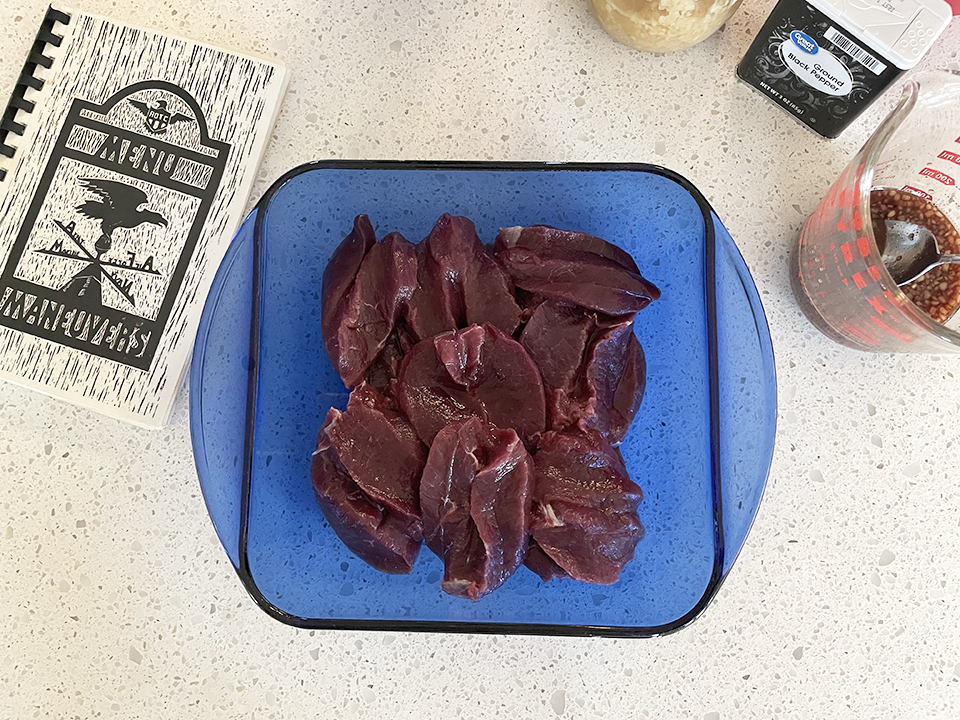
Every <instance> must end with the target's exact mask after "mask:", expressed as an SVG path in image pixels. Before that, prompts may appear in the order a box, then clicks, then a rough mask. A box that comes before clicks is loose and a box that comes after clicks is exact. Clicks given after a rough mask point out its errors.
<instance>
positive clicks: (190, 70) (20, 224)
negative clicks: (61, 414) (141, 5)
mask: <svg viewBox="0 0 960 720" xmlns="http://www.w3.org/2000/svg"><path fill="white" fill-rule="evenodd" d="M285 87H286V72H285V70H284V69H283V68H282V67H281V66H280V65H278V64H276V63H274V62H270V61H266V60H263V59H259V58H255V57H248V56H245V55H241V54H237V53H235V52H231V51H229V50H225V49H221V48H217V47H213V46H209V45H204V44H200V43H196V42H193V41H190V40H186V39H182V38H178V37H174V36H171V35H168V34H165V33H161V32H156V31H151V30H145V29H142V28H134V27H129V26H127V25H124V24H121V23H117V22H115V21H111V20H108V19H105V18H100V17H95V16H92V15H88V14H85V13H83V12H78V11H73V10H69V9H65V8H64V9H55V8H50V10H49V11H48V13H47V15H46V17H45V18H44V20H43V23H42V25H41V27H40V30H39V32H38V33H37V36H36V40H35V42H34V44H33V47H32V49H31V51H30V53H29V55H28V57H27V60H26V64H25V66H24V70H23V73H22V74H21V76H20V79H19V81H18V82H17V84H16V86H15V87H14V89H13V93H12V96H11V99H10V103H9V105H8V106H7V108H6V111H5V112H4V114H3V120H2V123H0V378H3V379H6V380H10V381H13V382H17V383H20V384H21V385H25V386H28V387H31V388H34V389H37V390H40V391H43V392H46V393H48V394H51V395H54V396H57V397H61V398H64V399H67V400H70V401H73V402H76V403H78V404H81V405H85V406H87V407H90V408H92V409H95V410H99V411H102V412H105V413H108V414H111V415H114V416H117V417H120V418H124V419H126V420H130V421H132V422H136V423H139V424H142V425H148V426H158V425H163V424H165V423H166V422H167V420H168V418H169V414H170V410H171V406H172V404H173V400H174V398H175V395H176V393H177V390H178V388H179V386H180V384H181V383H180V381H181V378H182V375H183V372H184V370H185V368H186V365H187V360H188V357H189V354H190V351H191V348H192V345H193V340H194V337H195V335H196V329H197V324H198V322H199V316H200V312H201V310H202V306H203V302H204V299H205V296H206V294H207V291H208V289H209V286H210V283H211V282H212V280H213V275H214V273H215V272H216V269H217V266H218V265H219V263H220V260H221V259H222V257H223V254H224V252H225V251H226V248H227V245H228V244H229V242H230V239H231V238H232V236H233V234H234V232H235V231H236V229H237V227H238V226H239V224H240V221H241V220H242V214H243V211H244V209H245V205H246V202H247V199H248V195H249V193H250V188H251V185H252V182H253V179H254V175H255V172H256V168H257V165H258V164H259V162H260V159H261V157H262V154H263V151H264V149H265V146H266V143H267V140H268V137H269V134H270V132H271V129H272V127H273V124H274V121H275V119H276V116H277V112H278V110H279V107H280V103H281V100H282V97H283V93H284V90H285Z"/></svg>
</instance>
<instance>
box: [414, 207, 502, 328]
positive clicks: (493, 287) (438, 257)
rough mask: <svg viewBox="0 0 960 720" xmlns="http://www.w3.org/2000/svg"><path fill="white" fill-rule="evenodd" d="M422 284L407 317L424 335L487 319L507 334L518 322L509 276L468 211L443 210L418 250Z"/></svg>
mask: <svg viewBox="0 0 960 720" xmlns="http://www.w3.org/2000/svg"><path fill="white" fill-rule="evenodd" d="M418 261H419V269H418V277H419V282H420V287H419V288H418V289H417V291H416V293H414V296H413V298H412V300H411V302H410V306H409V309H408V310H407V322H408V323H409V325H410V327H411V329H412V330H413V331H414V333H415V334H416V336H417V337H418V338H420V339H421V340H423V339H426V338H429V337H433V336H434V335H438V334H440V333H442V332H447V331H449V330H456V329H458V328H461V327H463V326H464V325H467V324H482V323H486V322H489V323H491V324H493V325H496V326H497V327H499V328H500V329H501V330H503V331H504V332H505V333H507V334H511V333H513V331H514V330H516V328H517V326H518V325H519V324H520V308H519V307H518V306H517V303H516V300H515V299H514V295H513V285H512V283H511V282H510V278H509V276H508V275H507V273H506V272H505V271H504V269H503V268H502V267H500V264H499V263H498V262H497V260H496V259H495V258H494V257H493V255H492V254H491V253H490V251H489V250H487V248H485V247H484V246H483V243H481V242H480V238H479V237H477V231H476V228H475V227H474V224H473V223H472V222H471V221H470V220H468V219H467V218H464V217H457V216H454V215H449V214H444V215H441V216H440V218H439V219H438V220H437V222H436V224H435V225H434V227H433V229H432V230H431V231H430V234H429V235H428V236H427V238H426V239H425V240H424V241H423V242H422V243H421V244H420V248H419V252H418Z"/></svg>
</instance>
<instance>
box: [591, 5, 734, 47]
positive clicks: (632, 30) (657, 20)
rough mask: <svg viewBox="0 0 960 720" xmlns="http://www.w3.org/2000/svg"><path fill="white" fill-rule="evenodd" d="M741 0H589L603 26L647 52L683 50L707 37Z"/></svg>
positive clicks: (613, 34) (619, 37)
mask: <svg viewBox="0 0 960 720" xmlns="http://www.w3.org/2000/svg"><path fill="white" fill-rule="evenodd" d="M741 2H742V0H590V9H591V10H592V11H593V14H594V16H595V17H596V18H597V20H599V21H600V24H601V25H603V27H604V29H606V31H607V32H608V33H610V34H611V35H612V36H613V37H614V38H615V39H617V40H619V41H620V42H622V43H623V44H624V45H629V46H630V47H633V48H636V49H637V50H646V51H648V52H672V51H674V50H683V49H684V48H688V47H690V46H692V45H696V44H697V43H698V42H701V41H703V40H706V39H707V38H708V37H710V36H711V35H712V34H713V33H714V32H716V30H717V28H719V27H720V26H721V25H723V24H724V23H725V22H726V21H727V20H728V19H729V18H730V16H731V15H733V13H735V12H736V11H737V8H738V7H740V3H741Z"/></svg>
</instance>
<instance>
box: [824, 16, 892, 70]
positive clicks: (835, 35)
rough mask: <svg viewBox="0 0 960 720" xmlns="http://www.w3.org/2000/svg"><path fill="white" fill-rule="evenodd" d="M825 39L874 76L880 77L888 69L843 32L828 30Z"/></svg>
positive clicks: (831, 28) (832, 28)
mask: <svg viewBox="0 0 960 720" xmlns="http://www.w3.org/2000/svg"><path fill="white" fill-rule="evenodd" d="M823 37H824V38H825V39H827V40H829V41H830V42H832V43H833V44H834V45H836V46H837V47H838V48H840V49H841V50H843V51H844V52H845V53H847V54H848V55H849V56H850V57H852V58H853V59H854V60H856V61H857V62H858V63H860V64H861V65H863V66H864V67H865V68H866V69H867V70H869V71H870V72H872V73H873V74H874V75H879V74H880V73H882V72H883V71H884V70H886V69H887V66H886V65H884V64H883V63H882V62H880V61H879V60H878V59H877V58H875V57H874V56H873V55H871V54H870V53H868V52H867V51H866V50H864V49H863V48H862V47H860V46H859V45H857V44H856V43H855V42H854V41H853V40H851V39H850V38H848V37H847V36H846V35H844V34H843V33H842V32H840V31H839V30H837V29H836V28H835V27H832V26H831V27H829V28H827V31H826V32H825V33H824V34H823Z"/></svg>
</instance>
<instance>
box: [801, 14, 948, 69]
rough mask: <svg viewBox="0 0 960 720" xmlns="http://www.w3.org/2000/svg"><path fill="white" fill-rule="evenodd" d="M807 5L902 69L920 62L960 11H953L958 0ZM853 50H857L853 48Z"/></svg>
mask: <svg viewBox="0 0 960 720" xmlns="http://www.w3.org/2000/svg"><path fill="white" fill-rule="evenodd" d="M809 2H810V4H811V5H813V6H814V7H815V8H817V9H818V10H820V11H821V12H822V13H823V14H824V15H826V16H827V17H829V18H830V19H831V20H834V21H835V22H836V23H837V24H838V25H839V26H840V28H841V29H842V31H843V32H846V33H848V34H850V35H852V36H853V39H855V40H859V41H860V42H862V43H865V44H867V45H868V46H869V47H870V48H871V49H873V50H875V51H876V52H878V53H879V54H881V55H883V57H884V59H886V60H889V61H890V62H891V63H893V64H894V65H896V66H897V67H898V68H900V69H901V70H909V69H910V68H912V67H914V66H915V65H916V64H917V63H918V62H920V58H922V57H923V56H924V54H926V52H927V50H929V49H930V46H931V45H933V41H934V40H936V39H937V38H938V37H939V36H940V33H942V32H943V31H944V29H945V28H946V27H947V24H948V23H949V22H950V19H951V17H952V15H953V14H954V12H960V10H955V8H957V7H958V6H960V0H951V1H950V3H948V2H947V1H946V0H859V1H858V2H857V3H850V2H845V0H809ZM951 5H952V7H951ZM845 49H846V48H845ZM853 49H854V51H856V50H858V49H859V48H856V46H854V48H853ZM863 52H866V51H865V50H863ZM878 62H879V61H878Z"/></svg>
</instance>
